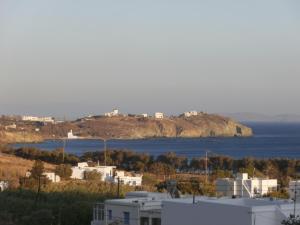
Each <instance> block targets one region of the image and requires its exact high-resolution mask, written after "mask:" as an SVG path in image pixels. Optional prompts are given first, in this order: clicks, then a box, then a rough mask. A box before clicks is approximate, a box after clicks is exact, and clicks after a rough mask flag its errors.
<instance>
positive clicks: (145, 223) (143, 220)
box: [141, 217, 149, 225]
mask: <svg viewBox="0 0 300 225" xmlns="http://www.w3.org/2000/svg"><path fill="white" fill-rule="evenodd" d="M141 225H149V218H148V217H141Z"/></svg>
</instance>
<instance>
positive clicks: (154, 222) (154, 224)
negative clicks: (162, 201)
mask: <svg viewBox="0 0 300 225" xmlns="http://www.w3.org/2000/svg"><path fill="white" fill-rule="evenodd" d="M152 225H161V219H160V218H152Z"/></svg>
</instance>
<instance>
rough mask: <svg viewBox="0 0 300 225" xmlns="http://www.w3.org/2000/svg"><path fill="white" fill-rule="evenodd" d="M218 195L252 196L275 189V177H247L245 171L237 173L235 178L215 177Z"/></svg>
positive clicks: (258, 195) (261, 194)
mask: <svg viewBox="0 0 300 225" xmlns="http://www.w3.org/2000/svg"><path fill="white" fill-rule="evenodd" d="M216 189H217V193H218V196H228V197H232V196H236V197H247V198H254V197H260V196H263V195H266V194H268V193H270V192H273V191H277V180H276V179H262V178H249V177H248V174H247V173H238V174H237V177H236V178H235V179H231V178H225V179H217V181H216Z"/></svg>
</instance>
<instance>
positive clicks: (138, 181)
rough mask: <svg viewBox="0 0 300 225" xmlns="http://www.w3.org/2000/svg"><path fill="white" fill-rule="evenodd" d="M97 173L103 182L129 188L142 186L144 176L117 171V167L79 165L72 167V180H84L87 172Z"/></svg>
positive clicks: (84, 163)
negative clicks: (119, 184)
mask: <svg viewBox="0 0 300 225" xmlns="http://www.w3.org/2000/svg"><path fill="white" fill-rule="evenodd" d="M91 171H96V172H98V173H100V174H101V181H106V182H113V183H118V181H120V183H121V184H124V185H129V186H141V185H142V181H143V175H141V174H136V173H129V172H125V171H122V170H116V167H115V166H99V165H98V166H89V165H88V163H86V162H83V163H78V164H77V166H74V167H72V176H71V178H72V179H78V180H84V179H85V172H91Z"/></svg>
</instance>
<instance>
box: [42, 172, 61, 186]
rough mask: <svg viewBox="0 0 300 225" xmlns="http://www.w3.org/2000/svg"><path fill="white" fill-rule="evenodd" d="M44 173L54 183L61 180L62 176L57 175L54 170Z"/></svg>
mask: <svg viewBox="0 0 300 225" xmlns="http://www.w3.org/2000/svg"><path fill="white" fill-rule="evenodd" d="M43 175H44V176H45V177H47V178H48V179H49V180H50V181H51V182H53V183H59V182H60V181H61V179H60V176H58V175H56V174H55V173H53V172H45V173H43Z"/></svg>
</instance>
